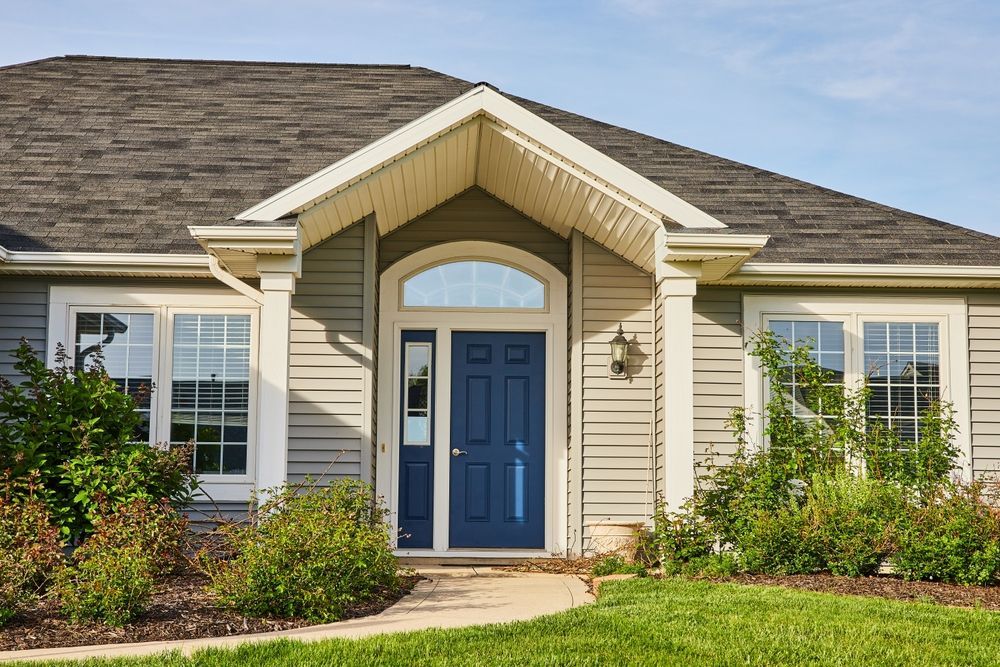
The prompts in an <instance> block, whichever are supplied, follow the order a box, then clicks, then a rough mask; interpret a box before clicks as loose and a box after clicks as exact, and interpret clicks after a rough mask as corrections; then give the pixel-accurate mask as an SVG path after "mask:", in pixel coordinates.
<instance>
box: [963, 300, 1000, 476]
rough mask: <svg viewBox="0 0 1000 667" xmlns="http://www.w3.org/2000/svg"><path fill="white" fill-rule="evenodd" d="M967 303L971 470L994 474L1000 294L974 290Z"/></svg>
mask: <svg viewBox="0 0 1000 667" xmlns="http://www.w3.org/2000/svg"><path fill="white" fill-rule="evenodd" d="M968 303H969V371H970V378H969V380H970V393H971V406H970V407H971V412H972V469H973V471H974V472H975V474H976V475H977V476H978V477H983V476H991V477H992V476H996V475H997V473H998V471H1000V295H997V294H996V293H994V292H988V293H980V292H974V293H971V294H970V295H969V297H968Z"/></svg>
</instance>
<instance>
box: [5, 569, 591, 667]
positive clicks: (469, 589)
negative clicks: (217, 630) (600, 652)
mask: <svg viewBox="0 0 1000 667" xmlns="http://www.w3.org/2000/svg"><path fill="white" fill-rule="evenodd" d="M418 571H419V573H420V574H422V575H423V576H425V577H427V580H425V581H421V582H419V583H418V584H417V586H416V588H414V589H413V592H412V593H411V594H410V595H407V596H406V597H404V598H403V599H402V600H400V601H399V602H397V603H396V604H395V605H393V606H392V607H390V608H389V609H386V610H385V611H383V612H382V613H381V614H378V615H376V616H368V617H366V618H356V619H352V620H349V621H341V622H340V623H329V624H327V625H314V626H311V627H307V628H298V629H295V630H284V631H281V632H269V633H264V634H257V635H241V636H236V637H213V638H209V639H190V640H180V641H169V642H144V643H141V644H106V645H103V646H79V647H74V648H43V649H32V650H27V651H4V652H0V662H9V661H14V660H55V659H67V660H68V659H79V658H90V657H116V656H137V655H149V654H152V653H161V652H163V651H176V650H180V651H181V652H182V653H184V654H185V655H190V654H191V653H192V652H194V651H196V650H198V649H201V648H208V647H232V646H237V645H238V644H242V643H246V642H261V641H267V640H269V639H278V638H285V639H297V640H300V641H318V640H321V639H329V638H331V637H344V638H351V639H356V638H358V637H367V636H369V635H376V634H383V633H390V632H405V631H407V630H424V629H427V628H459V627H464V626H470V625H486V624H487V623H506V622H509V621H521V620H527V619H529V618H534V617H536V616H542V615H544V614H553V613H555V612H558V611H563V610H565V609H570V608H571V607H577V606H579V605H582V604H585V603H587V602H591V601H592V600H593V597H592V596H591V595H590V593H588V592H587V585H586V584H584V583H583V582H582V581H581V580H580V579H579V578H577V577H574V576H569V575H558V574H524V573H520V572H503V571H497V570H493V569H491V568H489V567H434V568H421V569H419V570H418Z"/></svg>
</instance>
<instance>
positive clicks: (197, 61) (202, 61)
mask: <svg viewBox="0 0 1000 667" xmlns="http://www.w3.org/2000/svg"><path fill="white" fill-rule="evenodd" d="M60 58H62V59H65V60H96V61H110V62H155V63H184V64H188V65H282V66H290V67H339V68H356V69H366V68H373V67H375V68H386V69H413V67H412V65H409V64H406V63H330V62H305V61H294V60H289V61H282V60H227V59H223V58H155V57H141V56H99V55H91V54H86V53H80V54H76V53H69V54H66V55H64V56H55V57H53V58H46V59H45V60H58V59H60ZM36 62H42V61H36Z"/></svg>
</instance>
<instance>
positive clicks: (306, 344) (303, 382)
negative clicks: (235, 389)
mask: <svg viewBox="0 0 1000 667" xmlns="http://www.w3.org/2000/svg"><path fill="white" fill-rule="evenodd" d="M364 240H365V238H364V225H363V224H356V225H354V226H352V227H349V228H348V229H346V230H345V231H343V232H342V233H340V234H339V235H337V236H334V237H332V238H330V239H328V240H327V241H325V242H323V243H321V244H320V245H318V246H316V247H314V248H312V249H310V250H309V251H308V252H306V253H305V255H304V256H303V258H302V278H301V279H300V280H299V281H298V282H297V283H296V286H295V294H294V295H292V315H291V347H290V360H289V369H288V372H289V379H288V386H289V397H288V413H289V416H288V420H289V427H288V480H289V482H292V483H296V482H299V481H301V480H302V479H303V478H304V477H305V476H307V475H309V476H312V477H314V478H315V477H318V476H319V475H321V474H323V473H324V471H328V472H327V474H328V475H331V476H334V477H360V476H361V466H362V465H366V466H368V465H370V461H368V460H365V461H364V463H362V459H361V457H362V454H361V453H362V451H365V452H367V451H368V450H367V446H364V447H363V446H362V436H363V432H364V428H363V424H362V420H363V416H362V414H363V404H364V402H363V398H364V363H365V361H364V346H363V341H362V323H363V298H364V294H363V293H364V289H363V288H364ZM262 353H263V354H266V353H267V351H266V350H263V351H262Z"/></svg>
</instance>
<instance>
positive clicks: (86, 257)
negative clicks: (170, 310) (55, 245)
mask: <svg viewBox="0 0 1000 667" xmlns="http://www.w3.org/2000/svg"><path fill="white" fill-rule="evenodd" d="M0 271H2V272H3V273H29V274H70V275H84V274H91V275H115V276H118V275H132V276H189V275H197V276H202V275H204V276H210V275H211V272H210V270H209V266H208V256H207V255H180V254H177V255H173V254H151V253H149V254H144V253H103V252H34V251H20V250H15V251H5V252H4V260H3V266H2V268H0Z"/></svg>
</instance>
